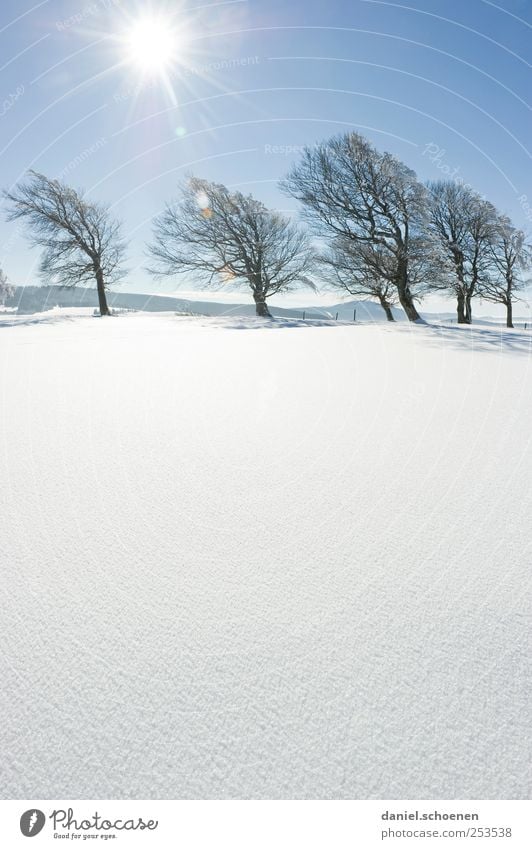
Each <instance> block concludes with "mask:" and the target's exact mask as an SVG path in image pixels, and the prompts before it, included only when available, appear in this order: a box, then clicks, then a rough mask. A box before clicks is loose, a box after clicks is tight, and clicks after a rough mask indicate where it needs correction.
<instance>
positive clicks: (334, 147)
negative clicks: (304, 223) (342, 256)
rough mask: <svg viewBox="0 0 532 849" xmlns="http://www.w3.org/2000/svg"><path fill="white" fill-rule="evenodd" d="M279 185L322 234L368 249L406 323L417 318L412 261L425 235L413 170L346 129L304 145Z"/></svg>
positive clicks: (421, 192) (422, 193)
mask: <svg viewBox="0 0 532 849" xmlns="http://www.w3.org/2000/svg"><path fill="white" fill-rule="evenodd" d="M281 188H282V189H283V190H284V191H285V192H286V193H287V194H289V195H291V196H292V197H295V198H297V200H299V201H301V203H302V204H303V207H304V215H305V217H306V218H307V219H308V220H309V221H310V222H311V223H312V224H313V225H314V227H315V228H316V231H317V232H318V233H319V234H320V235H321V236H331V235H332V236H333V237H334V236H336V237H340V238H341V239H342V240H348V241H350V242H351V243H352V244H353V249H354V250H358V251H362V253H363V254H364V255H367V254H368V252H369V253H371V256H372V261H375V262H378V263H379V264H381V267H379V269H378V276H379V277H380V278H382V279H383V280H384V279H386V280H389V282H390V283H392V285H393V286H394V288H395V290H396V292H397V297H398V299H399V301H400V303H401V306H402V307H403V309H404V311H405V313H406V315H407V316H408V318H409V319H410V321H419V320H420V316H419V314H418V312H417V309H416V307H415V304H414V299H415V294H414V293H413V291H412V286H413V279H412V275H411V274H410V264H411V260H412V248H413V244H414V242H415V239H416V238H419V237H420V236H421V235H422V234H424V228H425V223H426V207H427V195H426V190H425V189H424V187H423V186H422V185H421V184H420V183H419V182H418V180H417V178H416V175H415V174H414V172H413V171H411V170H410V169H409V168H407V167H406V165H404V164H403V163H402V162H400V161H399V160H398V159H396V158H395V157H393V156H392V155H391V154H389V153H379V152H378V151H377V150H376V149H375V148H374V147H373V145H371V144H370V143H369V142H368V141H367V140H366V139H365V138H364V137H363V136H361V135H359V134H358V133H347V134H345V135H342V136H338V137H335V138H333V139H331V140H330V141H328V142H325V143H322V144H320V145H317V146H316V147H312V148H306V149H305V151H304V152H303V156H302V159H301V161H300V162H299V164H297V165H296V166H295V167H294V168H292V170H291V171H290V173H289V174H288V176H287V177H286V179H285V180H284V181H282V183H281Z"/></svg>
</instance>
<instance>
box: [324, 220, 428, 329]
mask: <svg viewBox="0 0 532 849" xmlns="http://www.w3.org/2000/svg"><path fill="white" fill-rule="evenodd" d="M435 247H436V251H435ZM319 264H320V268H321V270H322V273H323V276H324V278H325V280H326V282H327V283H328V284H329V286H331V287H332V288H335V289H343V290H344V291H346V292H348V293H349V294H350V295H355V296H359V297H362V298H364V299H368V300H377V301H378V302H379V303H380V305H381V307H382V308H383V310H384V312H385V315H386V318H387V320H388V321H394V320H395V319H394V315H393V310H392V307H394V306H396V305H397V304H398V303H399V302H400V301H399V294H398V291H397V285H396V280H395V275H396V268H397V266H396V262H395V258H394V256H393V254H392V253H390V252H389V251H385V250H383V248H382V247H380V246H378V247H375V246H374V245H368V244H362V245H360V244H358V243H357V242H355V241H353V240H352V239H349V238H345V237H344V236H336V237H335V238H334V239H333V241H332V243H331V245H330V246H329V247H328V248H327V249H326V250H324V252H323V253H322V254H321V255H320V256H319ZM444 266H445V263H444V262H442V258H441V256H439V254H438V251H437V246H435V244H434V243H433V242H432V241H431V240H429V239H427V238H425V237H423V236H414V237H412V238H411V240H410V260H409V263H408V284H409V288H410V291H411V292H412V297H413V298H414V300H418V299H419V300H420V299H421V298H422V297H423V296H424V295H425V294H426V293H427V292H428V291H430V290H431V289H432V281H434V280H440V279H441V278H442V275H443V274H444V271H445V268H444ZM413 293H415V295H414V294H413Z"/></svg>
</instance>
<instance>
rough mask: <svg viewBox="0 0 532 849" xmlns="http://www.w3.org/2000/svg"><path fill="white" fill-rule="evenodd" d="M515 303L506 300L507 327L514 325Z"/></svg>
mask: <svg viewBox="0 0 532 849" xmlns="http://www.w3.org/2000/svg"><path fill="white" fill-rule="evenodd" d="M513 326H514V322H513V304H512V301H511V300H509V301H507V302H506V327H513Z"/></svg>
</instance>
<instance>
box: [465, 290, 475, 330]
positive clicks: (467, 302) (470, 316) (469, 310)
mask: <svg viewBox="0 0 532 849" xmlns="http://www.w3.org/2000/svg"><path fill="white" fill-rule="evenodd" d="M465 318H466V324H471V323H472V321H473V310H472V308H471V295H466V300H465Z"/></svg>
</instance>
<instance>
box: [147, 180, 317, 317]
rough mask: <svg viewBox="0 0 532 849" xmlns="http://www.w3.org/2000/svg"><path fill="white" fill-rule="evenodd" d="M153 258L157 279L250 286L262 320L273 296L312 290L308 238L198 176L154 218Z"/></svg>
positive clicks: (238, 195) (254, 202) (237, 194)
mask: <svg viewBox="0 0 532 849" xmlns="http://www.w3.org/2000/svg"><path fill="white" fill-rule="evenodd" d="M149 254H150V256H151V258H152V260H153V261H154V264H153V267H151V268H150V271H151V273H152V274H154V275H155V276H162V275H174V274H184V273H189V274H191V276H192V277H193V278H195V280H197V281H198V282H199V283H200V284H201V285H203V286H219V285H220V284H223V283H226V284H227V283H232V284H235V285H245V286H249V288H250V289H251V292H252V295H253V299H254V301H255V306H256V313H257V315H259V316H267V317H269V316H270V311H269V309H268V306H267V299H268V298H269V297H271V296H272V295H276V294H277V293H278V292H284V291H287V290H288V289H291V288H293V287H295V286H297V285H308V286H311V287H312V288H314V286H313V284H312V283H311V281H310V279H309V277H308V274H309V273H310V272H311V269H312V267H313V262H314V258H313V251H312V248H311V245H310V242H309V239H308V237H307V236H306V234H304V233H302V232H301V231H300V230H299V229H298V228H297V227H296V226H295V225H294V224H292V222H291V221H290V220H289V219H288V218H285V217H284V216H282V215H279V214H278V213H277V212H273V211H271V210H269V209H267V208H266V207H265V206H264V204H262V203H261V202H260V201H258V200H256V199H255V198H253V197H252V196H251V195H243V194H241V193H240V192H231V191H230V190H229V189H228V188H227V187H226V186H223V185H220V184H218V183H211V182H208V181H207V180H201V179H199V178H197V177H191V178H189V179H188V180H187V181H186V183H185V184H184V185H182V187H181V196H180V198H179V200H177V201H175V202H173V203H170V204H168V205H167V207H166V209H165V211H164V212H163V213H162V215H160V216H159V217H158V218H156V220H155V225H154V242H153V244H152V245H151V246H150V248H149Z"/></svg>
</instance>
